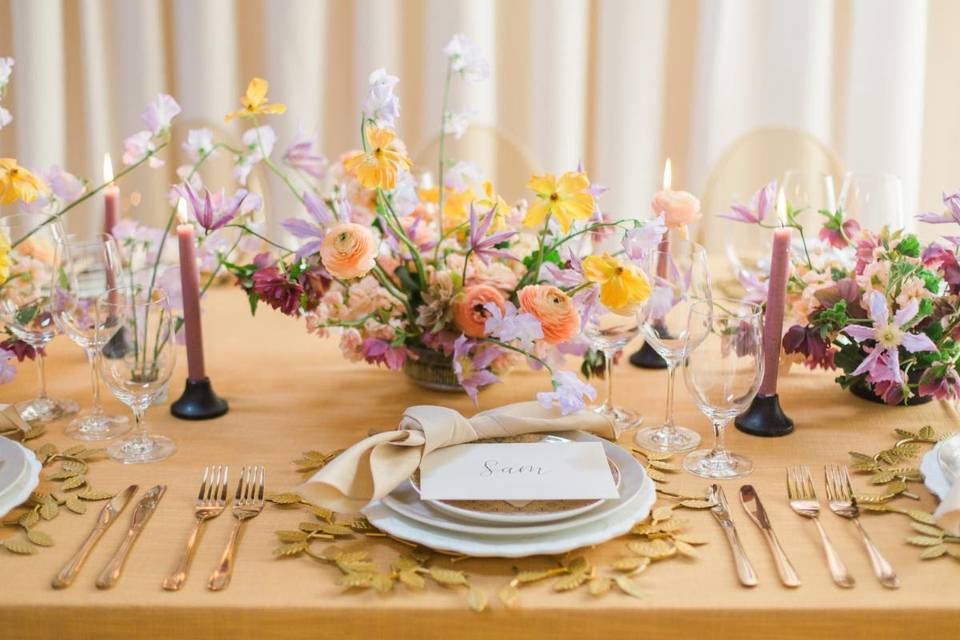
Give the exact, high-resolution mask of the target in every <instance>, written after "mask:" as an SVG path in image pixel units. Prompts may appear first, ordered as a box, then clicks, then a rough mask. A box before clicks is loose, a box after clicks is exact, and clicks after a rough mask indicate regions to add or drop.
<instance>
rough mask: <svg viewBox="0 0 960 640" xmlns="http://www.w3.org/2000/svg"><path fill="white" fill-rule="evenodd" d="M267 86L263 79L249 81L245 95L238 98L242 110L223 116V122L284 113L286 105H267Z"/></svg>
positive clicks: (276, 103) (277, 103)
mask: <svg viewBox="0 0 960 640" xmlns="http://www.w3.org/2000/svg"><path fill="white" fill-rule="evenodd" d="M269 86H270V83H269V82H267V81H266V80H264V79H263V78H254V79H253V80H251V81H250V84H248V85H247V94H246V95H245V96H243V97H242V98H240V104H242V105H243V108H242V109H240V110H238V111H234V112H233V113H228V114H227V115H225V116H223V121H224V122H230V121H231V120H233V119H234V118H242V117H245V116H255V115H257V114H258V113H283V112H284V111H286V110H287V105H285V104H281V103H279V102H275V103H273V104H269V103H267V88H268V87H269Z"/></svg>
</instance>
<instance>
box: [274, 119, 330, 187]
mask: <svg viewBox="0 0 960 640" xmlns="http://www.w3.org/2000/svg"><path fill="white" fill-rule="evenodd" d="M313 145H314V141H313V140H312V139H310V138H308V137H306V136H305V135H304V134H303V131H301V130H298V131H297V136H296V137H295V138H294V140H293V143H292V144H291V145H290V146H289V147H287V150H286V151H285V152H284V154H283V162H284V164H286V165H287V166H288V167H293V168H294V169H298V170H300V171H302V172H304V173H305V174H307V175H308V176H312V177H313V178H316V179H317V180H322V179H323V177H324V176H325V175H326V174H327V165H328V164H329V163H328V162H327V159H326V157H325V156H323V155H321V154H320V153H318V152H316V151H314V149H313Z"/></svg>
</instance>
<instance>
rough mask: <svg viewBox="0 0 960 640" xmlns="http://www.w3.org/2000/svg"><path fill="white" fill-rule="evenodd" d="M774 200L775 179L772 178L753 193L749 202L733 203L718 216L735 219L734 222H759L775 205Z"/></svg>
mask: <svg viewBox="0 0 960 640" xmlns="http://www.w3.org/2000/svg"><path fill="white" fill-rule="evenodd" d="M776 202H777V181H776V180H774V181H773V182H771V183H769V184H768V185H767V186H765V187H763V188H762V189H760V190H759V191H757V192H756V193H755V194H753V197H752V198H750V203H749V204H739V203H738V204H734V205H733V206H731V207H730V211H727V212H726V213H721V214H720V217H721V218H727V219H729V220H735V221H736V222H746V223H748V224H760V223H761V222H763V221H764V220H765V219H766V218H767V215H768V214H769V213H770V212H771V211H773V210H774V208H775V207H776V206H777V205H776Z"/></svg>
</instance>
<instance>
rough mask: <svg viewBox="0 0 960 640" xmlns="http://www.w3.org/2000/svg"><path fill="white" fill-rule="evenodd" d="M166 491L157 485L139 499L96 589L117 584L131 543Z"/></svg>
mask: <svg viewBox="0 0 960 640" xmlns="http://www.w3.org/2000/svg"><path fill="white" fill-rule="evenodd" d="M166 491H167V485H165V484H158V485H157V486H155V487H153V488H151V489H150V490H149V491H147V492H146V493H145V494H143V497H142V498H140V502H138V503H137V508H136V509H134V511H133V515H132V516H130V527H129V528H128V529H127V535H126V536H125V537H124V539H123V541H122V542H121V543H120V546H119V547H117V550H116V552H114V554H113V557H112V558H111V559H110V561H109V562H107V565H106V566H105V567H104V568H103V571H101V572H100V576H99V577H98V578H97V588H98V589H109V588H110V587H112V586H113V585H115V584H117V581H118V580H119V579H120V574H121V573H123V565H124V563H126V561H127V556H129V555H130V550H131V549H133V543H135V542H136V541H137V538H139V537H140V532H141V531H143V528H144V527H145V526H147V522H149V521H150V516H152V515H153V512H154V511H156V510H157V504H158V503H159V502H160V499H161V498H162V497H163V494H164V493H166Z"/></svg>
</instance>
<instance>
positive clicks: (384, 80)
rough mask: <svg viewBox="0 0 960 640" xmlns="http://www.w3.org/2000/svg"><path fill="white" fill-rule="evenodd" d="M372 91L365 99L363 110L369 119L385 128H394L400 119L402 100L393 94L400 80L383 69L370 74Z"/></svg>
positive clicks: (370, 90)
mask: <svg viewBox="0 0 960 640" xmlns="http://www.w3.org/2000/svg"><path fill="white" fill-rule="evenodd" d="M369 80H370V89H369V91H368V92H367V97H366V98H364V99H363V104H362V105H361V107H360V108H361V109H363V113H364V115H366V116H367V117H368V118H371V119H373V120H376V121H377V123H378V124H380V125H382V126H385V127H393V126H394V125H395V124H396V121H397V118H399V117H400V100H399V98H397V96H396V95H394V93H393V88H394V87H395V86H397V83H398V82H400V79H399V78H397V77H396V76H391V75H390V74H388V73H387V72H386V71H385V70H383V69H377V70H376V71H374V72H373V73H371V74H370V78H369Z"/></svg>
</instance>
